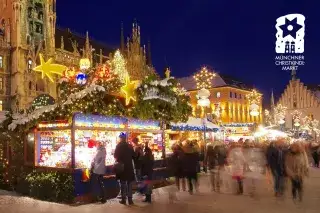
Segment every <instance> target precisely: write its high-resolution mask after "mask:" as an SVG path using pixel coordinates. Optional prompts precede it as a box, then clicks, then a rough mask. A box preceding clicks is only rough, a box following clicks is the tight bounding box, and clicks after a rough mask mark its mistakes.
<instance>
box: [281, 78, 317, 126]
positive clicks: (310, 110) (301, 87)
mask: <svg viewBox="0 0 320 213" xmlns="http://www.w3.org/2000/svg"><path fill="white" fill-rule="evenodd" d="M277 104H281V105H282V106H285V107H287V110H286V117H285V121H286V123H285V125H286V128H293V116H292V113H293V112H294V111H295V110H297V111H300V112H301V113H302V118H303V117H305V116H310V117H311V118H313V119H317V120H320V86H319V85H316V86H311V85H305V84H304V83H303V82H301V81H300V79H296V78H292V80H290V82H289V84H288V85H287V87H286V89H285V90H284V92H283V93H282V95H281V97H280V99H279V101H278V102H277Z"/></svg>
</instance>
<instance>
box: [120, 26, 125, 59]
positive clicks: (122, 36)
mask: <svg viewBox="0 0 320 213" xmlns="http://www.w3.org/2000/svg"><path fill="white" fill-rule="evenodd" d="M120 36H121V37H120V51H121V53H122V54H123V53H124V48H125V44H124V33H123V23H121V35H120Z"/></svg>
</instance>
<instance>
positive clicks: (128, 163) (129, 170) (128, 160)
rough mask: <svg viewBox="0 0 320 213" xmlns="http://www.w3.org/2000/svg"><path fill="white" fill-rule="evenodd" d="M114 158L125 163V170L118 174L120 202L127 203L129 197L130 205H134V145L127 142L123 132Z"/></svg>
mask: <svg viewBox="0 0 320 213" xmlns="http://www.w3.org/2000/svg"><path fill="white" fill-rule="evenodd" d="M114 158H115V159H116V161H117V162H118V163H121V164H122V165H123V171H122V172H121V173H119V174H116V175H117V178H118V179H119V180H120V184H121V201H120V203H121V204H124V205H125V204H126V200H127V199H128V203H129V205H132V204H133V201H132V182H133V181H134V180H135V176H134V171H133V159H134V158H135V153H134V150H133V147H132V146H131V145H130V144H129V143H127V139H126V135H125V134H123V133H122V134H121V135H120V142H119V143H118V145H117V146H116V149H115V153H114Z"/></svg>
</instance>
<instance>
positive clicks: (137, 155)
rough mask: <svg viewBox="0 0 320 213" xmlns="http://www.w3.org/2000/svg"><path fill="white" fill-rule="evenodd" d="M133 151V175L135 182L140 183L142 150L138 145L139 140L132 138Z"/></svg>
mask: <svg viewBox="0 0 320 213" xmlns="http://www.w3.org/2000/svg"><path fill="white" fill-rule="evenodd" d="M132 142H133V149H134V153H135V157H134V169H135V174H136V180H137V181H141V161H142V160H141V159H142V156H143V148H142V146H141V145H140V144H139V139H138V138H134V139H133V141H132Z"/></svg>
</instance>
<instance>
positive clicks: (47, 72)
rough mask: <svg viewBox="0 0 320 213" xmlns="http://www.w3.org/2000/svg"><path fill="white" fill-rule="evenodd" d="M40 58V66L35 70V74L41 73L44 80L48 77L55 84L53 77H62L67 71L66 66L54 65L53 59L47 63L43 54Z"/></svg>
mask: <svg viewBox="0 0 320 213" xmlns="http://www.w3.org/2000/svg"><path fill="white" fill-rule="evenodd" d="M39 57H40V65H39V66H37V67H35V68H34V69H33V70H34V71H35V72H41V77H42V79H43V78H44V77H45V76H46V77H48V78H49V79H50V81H51V82H54V80H53V76H52V75H53V74H57V75H60V76H62V75H63V72H64V71H65V70H66V69H67V67H66V66H63V65H60V64H52V61H53V58H50V59H49V60H48V61H47V62H45V61H44V59H43V56H42V54H40V55H39Z"/></svg>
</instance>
